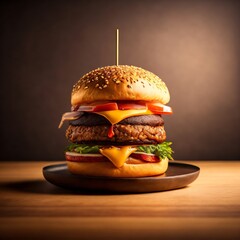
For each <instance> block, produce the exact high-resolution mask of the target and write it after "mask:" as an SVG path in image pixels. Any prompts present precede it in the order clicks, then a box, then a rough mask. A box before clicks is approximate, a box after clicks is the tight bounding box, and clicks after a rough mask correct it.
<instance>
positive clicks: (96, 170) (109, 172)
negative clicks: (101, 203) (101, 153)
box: [67, 158, 168, 177]
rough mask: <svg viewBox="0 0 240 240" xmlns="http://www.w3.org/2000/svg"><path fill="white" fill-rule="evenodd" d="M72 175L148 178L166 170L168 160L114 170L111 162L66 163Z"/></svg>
mask: <svg viewBox="0 0 240 240" xmlns="http://www.w3.org/2000/svg"><path fill="white" fill-rule="evenodd" d="M67 165H68V169H69V171H70V172H71V173H73V174H78V175H85V176H101V177H149V176H156V175H160V174H163V173H165V172H166V171H167V168H168V159H167V158H164V159H162V160H161V161H160V162H158V163H142V164H129V163H124V165H123V166H122V167H121V168H116V167H114V166H113V164H112V163H111V162H72V161H67Z"/></svg>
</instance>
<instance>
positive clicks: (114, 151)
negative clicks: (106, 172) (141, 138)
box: [100, 146, 137, 168]
mask: <svg viewBox="0 0 240 240" xmlns="http://www.w3.org/2000/svg"><path fill="white" fill-rule="evenodd" d="M136 150H137V149H136V148H133V147H131V146H123V147H114V146H112V147H109V148H102V149H100V153H101V154H102V155H103V156H105V157H107V158H108V159H109V160H110V161H111V162H112V163H113V164H114V166H115V167H117V168H120V167H122V166H123V164H124V163H125V162H126V160H127V158H128V157H129V156H130V155H131V154H132V153H133V152H135V151H136Z"/></svg>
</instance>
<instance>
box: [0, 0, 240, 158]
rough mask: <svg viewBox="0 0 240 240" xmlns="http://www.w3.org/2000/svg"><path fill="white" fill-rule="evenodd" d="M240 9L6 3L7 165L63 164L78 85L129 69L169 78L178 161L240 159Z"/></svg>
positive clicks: (1, 17) (234, 5) (189, 4)
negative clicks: (103, 71)
mask: <svg viewBox="0 0 240 240" xmlns="http://www.w3.org/2000/svg"><path fill="white" fill-rule="evenodd" d="M239 6H240V5H239V2H238V1H147V0H146V1H91V0H88V1H29V2H28V1H5V2H1V12H0V21H1V40H0V47H1V60H2V64H1V139H2V143H1V146H2V147H1V149H2V150H1V159H4V160H6V159H9V160H35V159H37V160H59V159H63V158H64V157H63V150H64V148H65V146H66V145H67V141H66V139H65V137H64V131H65V128H66V125H65V126H64V128H63V129H61V130H58V129H57V126H58V123H59V120H60V118H61V114H62V113H63V112H65V111H68V110H69V108H70V92H71V88H72V85H73V84H74V83H75V82H76V81H77V80H78V79H79V78H80V77H81V76H82V75H83V74H84V73H86V72H88V71H90V70H92V69H94V68H97V67H100V66H105V65H112V64H115V42H114V41H115V29H116V28H120V63H121V64H131V65H136V66H140V67H143V68H145V69H148V70H150V71H152V72H154V73H155V74H157V75H159V76H160V77H161V78H162V79H163V80H164V81H165V82H166V84H167V85H168V87H169V90H170V93H171V101H170V103H169V105H170V106H172V107H173V110H174V115H172V116H168V117H165V126H166V130H167V134H168V139H169V140H171V141H173V143H174V144H173V147H174V150H175V155H174V157H175V159H179V160H180V159H240V151H239V147H240V138H239V135H240V128H239V123H240V112H239V102H240V97H239V89H240V79H239V75H240V70H239V69H240V68H239V66H240V52H239V50H240V45H239V42H240V41H239V36H240V30H239V29H240V26H239V20H240V18H239V13H240V11H239V9H240V8H239Z"/></svg>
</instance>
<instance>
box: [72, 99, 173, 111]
mask: <svg viewBox="0 0 240 240" xmlns="http://www.w3.org/2000/svg"><path fill="white" fill-rule="evenodd" d="M75 109H76V110H75ZM139 109H146V110H147V109H148V110H150V111H152V112H153V113H155V114H172V108H171V107H169V106H166V105H164V104H161V103H158V102H144V101H119V102H99V103H92V104H86V105H81V106H79V107H78V108H77V107H75V108H74V111H81V112H102V111H111V110H139Z"/></svg>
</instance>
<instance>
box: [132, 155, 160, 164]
mask: <svg viewBox="0 0 240 240" xmlns="http://www.w3.org/2000/svg"><path fill="white" fill-rule="evenodd" d="M131 157H133V158H136V159H139V160H142V161H146V162H151V163H156V162H159V161H160V159H159V157H158V156H156V155H154V154H147V153H140V152H139V153H137V152H135V153H132V154H131Z"/></svg>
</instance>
